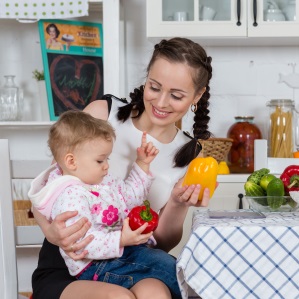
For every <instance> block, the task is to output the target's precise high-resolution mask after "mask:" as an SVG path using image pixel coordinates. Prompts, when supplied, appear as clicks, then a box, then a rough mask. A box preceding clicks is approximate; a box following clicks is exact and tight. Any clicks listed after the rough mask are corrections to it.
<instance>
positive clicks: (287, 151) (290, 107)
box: [267, 100, 296, 158]
mask: <svg viewBox="0 0 299 299" xmlns="http://www.w3.org/2000/svg"><path fill="white" fill-rule="evenodd" d="M267 106H268V107H269V128H268V156H269V157H273V158H292V157H293V151H294V136H295V134H294V130H293V128H295V127H296V126H295V125H294V124H295V118H296V112H295V104H294V101H292V100H271V101H270V102H269V103H267Z"/></svg>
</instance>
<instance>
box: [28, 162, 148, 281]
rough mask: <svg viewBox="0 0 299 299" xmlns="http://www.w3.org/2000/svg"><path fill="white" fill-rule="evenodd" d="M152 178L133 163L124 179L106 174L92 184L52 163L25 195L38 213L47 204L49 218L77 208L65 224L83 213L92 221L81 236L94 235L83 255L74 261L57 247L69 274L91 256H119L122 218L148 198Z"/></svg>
mask: <svg viewBox="0 0 299 299" xmlns="http://www.w3.org/2000/svg"><path fill="white" fill-rule="evenodd" d="M152 180H153V176H152V175H151V174H149V175H147V174H146V173H145V172H143V171H142V170H141V169H140V168H139V166H138V165H137V164H136V163H134V164H133V167H132V170H131V171H130V173H129V175H128V178H127V179H126V180H121V179H119V178H117V177H114V176H112V175H109V174H108V175H107V176H105V178H104V180H103V182H102V183H101V184H99V185H92V186H91V185H87V184H83V183H82V182H81V181H80V180H78V179H77V178H75V177H73V176H62V175H61V173H60V170H59V168H58V167H56V166H55V165H54V166H51V167H49V168H48V169H47V170H46V171H44V172H43V173H41V174H40V175H39V176H38V177H37V178H36V179H34V180H33V181H32V184H31V188H30V190H29V193H28V195H29V197H30V199H31V200H32V203H33V205H34V206H35V207H36V208H37V209H38V210H39V211H40V212H41V213H43V214H47V212H46V211H48V210H49V206H50V210H51V213H50V218H52V219H55V217H56V216H57V215H59V214H61V213H63V212H65V211H78V215H77V216H76V217H74V218H72V219H69V220H68V221H67V222H66V225H67V226H69V225H71V224H73V223H74V222H76V221H77V220H78V219H80V218H82V217H86V218H88V220H89V221H90V222H91V224H92V225H91V228H90V229H89V230H88V232H87V233H86V235H85V236H84V237H86V236H87V235H90V234H92V235H94V239H93V241H92V242H91V243H89V244H88V245H87V246H86V247H85V249H87V250H88V254H87V256H86V258H85V259H83V260H80V261H74V260H73V259H71V258H70V257H69V256H68V255H67V254H66V253H65V252H64V251H63V250H62V249H60V253H61V255H62V257H63V258H64V260H65V263H66V265H67V267H68V269H69V272H70V274H71V275H77V274H79V273H80V272H81V271H82V270H83V269H84V268H85V267H86V266H87V265H88V264H89V263H90V262H91V260H94V259H96V260H101V259H109V258H116V257H120V256H122V254H123V248H122V247H120V237H121V228H122V224H123V219H124V218H126V217H127V215H128V213H129V211H130V210H131V209H132V208H133V207H135V206H137V205H141V204H142V202H143V200H145V199H146V198H147V196H148V192H149V188H150V186H151V183H152ZM47 205H48V206H47Z"/></svg>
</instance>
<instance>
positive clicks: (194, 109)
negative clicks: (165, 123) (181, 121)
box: [191, 103, 197, 113]
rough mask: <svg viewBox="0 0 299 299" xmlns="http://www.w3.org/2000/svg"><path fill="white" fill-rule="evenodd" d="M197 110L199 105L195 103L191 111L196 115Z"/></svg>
mask: <svg viewBox="0 0 299 299" xmlns="http://www.w3.org/2000/svg"><path fill="white" fill-rule="evenodd" d="M196 110H197V103H193V104H192V105H191V111H192V112H194V113H195V112H196Z"/></svg>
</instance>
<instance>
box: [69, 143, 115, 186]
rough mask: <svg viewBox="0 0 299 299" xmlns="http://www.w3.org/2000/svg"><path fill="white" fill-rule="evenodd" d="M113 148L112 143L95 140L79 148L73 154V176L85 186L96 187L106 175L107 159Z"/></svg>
mask: <svg viewBox="0 0 299 299" xmlns="http://www.w3.org/2000/svg"><path fill="white" fill-rule="evenodd" d="M112 148H113V141H107V140H105V139H102V138H96V139H94V140H93V141H87V142H85V143H83V144H82V145H81V146H79V147H78V148H77V149H76V150H75V152H74V156H75V160H76V166H77V168H76V171H75V173H74V175H75V176H76V177H78V178H79V179H80V180H81V181H82V182H84V183H85V184H90V185H96V184H99V183H101V182H102V180H103V178H104V176H105V175H107V174H108V168H109V163H108V157H109V156H110V154H111V152H112Z"/></svg>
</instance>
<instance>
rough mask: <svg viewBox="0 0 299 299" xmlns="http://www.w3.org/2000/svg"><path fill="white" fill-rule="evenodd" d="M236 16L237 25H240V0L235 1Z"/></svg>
mask: <svg viewBox="0 0 299 299" xmlns="http://www.w3.org/2000/svg"><path fill="white" fill-rule="evenodd" d="M237 17H238V22H237V26H241V25H242V24H241V21H240V19H241V0H238V1H237Z"/></svg>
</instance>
